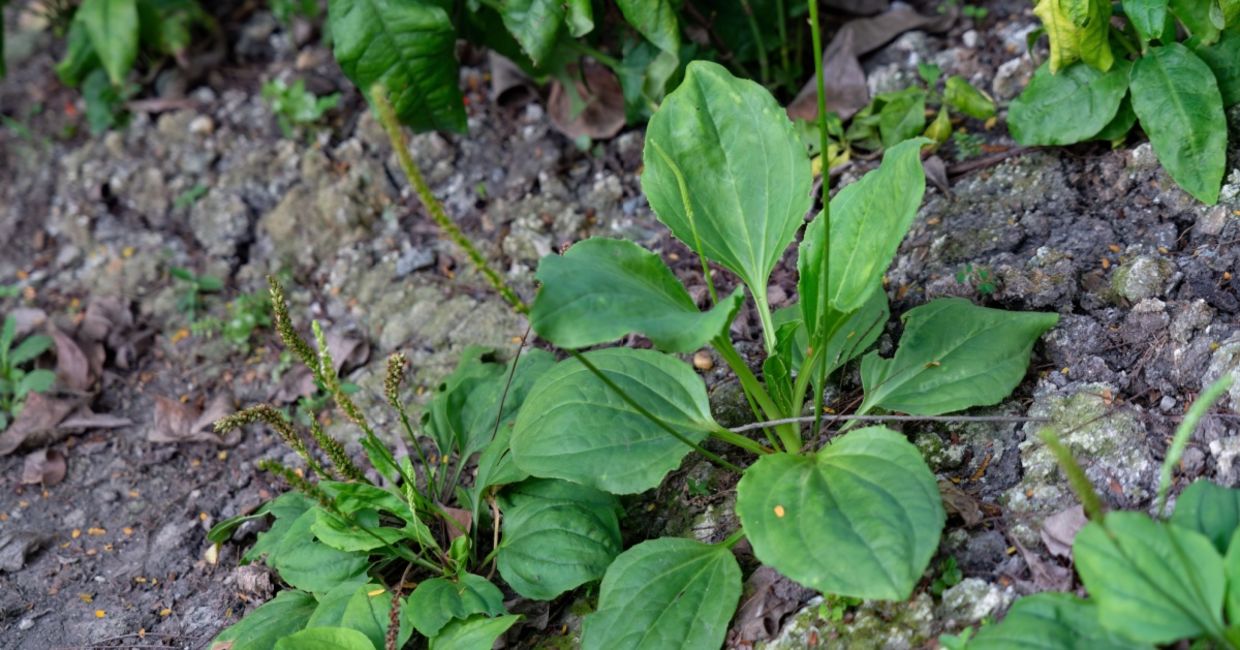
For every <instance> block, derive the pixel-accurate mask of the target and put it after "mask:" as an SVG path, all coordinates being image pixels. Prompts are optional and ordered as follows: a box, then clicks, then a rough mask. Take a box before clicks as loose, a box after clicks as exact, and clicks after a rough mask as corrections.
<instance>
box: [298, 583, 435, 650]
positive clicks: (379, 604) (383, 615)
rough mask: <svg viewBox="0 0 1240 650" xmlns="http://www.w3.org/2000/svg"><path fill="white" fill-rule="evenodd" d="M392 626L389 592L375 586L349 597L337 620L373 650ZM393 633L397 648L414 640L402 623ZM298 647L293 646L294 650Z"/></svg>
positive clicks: (359, 588)
mask: <svg viewBox="0 0 1240 650" xmlns="http://www.w3.org/2000/svg"><path fill="white" fill-rule="evenodd" d="M391 622H392V592H390V591H388V590H387V588H386V587H384V586H383V585H381V584H378V583H374V582H372V583H369V584H365V585H362V586H360V587H358V588H357V589H356V590H355V591H354V592H353V595H352V596H350V597H349V600H348V602H347V603H346V604H345V606H344V612H343V615H342V616H341V617H340V625H341V627H347V628H350V629H353V630H357V631H358V632H361V633H362V634H364V635H366V638H368V639H370V642H371V643H372V644H374V647H376V648H382V647H384V646H385V643H384V640H385V639H386V637H387V631H388V626H389V625H390V624H391ZM398 625H399V627H398V628H397V632H396V647H397V648H403V647H404V646H405V642H406V641H408V640H409V638H410V637H412V636H413V625H411V624H410V622H409V621H407V620H404V619H401V620H400V621H399V623H398ZM296 647H298V646H294V648H296Z"/></svg>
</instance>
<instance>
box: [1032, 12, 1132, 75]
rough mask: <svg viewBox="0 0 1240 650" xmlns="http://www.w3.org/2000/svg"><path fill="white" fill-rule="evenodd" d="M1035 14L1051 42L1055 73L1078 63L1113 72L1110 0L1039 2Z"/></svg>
mask: <svg viewBox="0 0 1240 650" xmlns="http://www.w3.org/2000/svg"><path fill="white" fill-rule="evenodd" d="M1033 13H1034V15H1036V16H1037V17H1038V18H1040V19H1041V20H1042V26H1043V27H1044V28H1045V29H1046V35H1047V37H1048V38H1049V39H1050V41H1051V59H1050V62H1049V63H1050V69H1051V72H1052V73H1055V72H1059V71H1060V70H1062V69H1063V68H1066V67H1068V66H1069V65H1072V64H1073V63H1075V62H1076V61H1084V62H1085V63H1088V64H1089V65H1091V66H1093V67H1094V68H1097V69H1098V70H1101V71H1103V72H1106V71H1107V70H1110V69H1111V65H1112V64H1113V63H1114V62H1115V58H1114V56H1112V54H1111V43H1110V40H1109V38H1110V20H1111V3H1110V0H1037V5H1035V6H1034V8H1033Z"/></svg>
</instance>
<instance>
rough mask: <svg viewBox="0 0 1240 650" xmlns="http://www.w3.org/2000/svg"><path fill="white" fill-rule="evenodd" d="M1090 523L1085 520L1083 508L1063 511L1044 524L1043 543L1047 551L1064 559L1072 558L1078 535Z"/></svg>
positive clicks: (1048, 518) (1049, 518)
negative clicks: (1073, 543) (1074, 543)
mask: <svg viewBox="0 0 1240 650" xmlns="http://www.w3.org/2000/svg"><path fill="white" fill-rule="evenodd" d="M1087 523H1089V520H1088V519H1086V518H1085V509H1084V508H1082V507H1081V506H1079V505H1078V506H1073V507H1071V508H1068V509H1067V510H1061V511H1059V512H1057V513H1055V514H1053V515H1051V516H1049V517H1047V518H1046V520H1045V521H1043V522H1042V530H1041V531H1039V532H1040V533H1041V535H1042V543H1043V544H1046V550H1048V551H1050V552H1051V555H1057V556H1059V557H1063V558H1071V557H1072V542H1073V541H1075V540H1076V534H1077V532H1078V531H1080V530H1081V528H1083V527H1084V526H1085V524H1087Z"/></svg>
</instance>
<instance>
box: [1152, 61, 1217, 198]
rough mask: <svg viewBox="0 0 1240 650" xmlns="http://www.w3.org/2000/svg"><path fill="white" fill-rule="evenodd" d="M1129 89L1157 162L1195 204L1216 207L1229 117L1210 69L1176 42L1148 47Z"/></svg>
mask: <svg viewBox="0 0 1240 650" xmlns="http://www.w3.org/2000/svg"><path fill="white" fill-rule="evenodd" d="M1131 88H1132V108H1133V110H1134V111H1136V113H1137V119H1139V120H1140V121H1141V128H1142V129H1143V130H1145V132H1146V134H1147V135H1149V136H1150V144H1151V145H1153V147H1154V153H1155V154H1156V155H1157V156H1158V161H1159V162H1161V163H1162V164H1163V166H1164V167H1166V168H1167V172H1168V173H1170V174H1171V178H1173V179H1175V182H1176V183H1177V184H1179V186H1180V187H1182V188H1184V190H1185V191H1186V192H1188V193H1189V194H1192V195H1193V196H1194V197H1196V198H1197V200H1199V201H1201V202H1202V203H1207V204H1214V203H1216V202H1217V201H1218V194H1219V188H1220V186H1221V185H1222V183H1223V174H1224V172H1225V171H1226V170H1227V119H1226V117H1224V115H1223V96H1222V95H1221V94H1220V92H1219V87H1218V82H1217V81H1216V80H1215V78H1214V73H1213V72H1211V71H1210V67H1209V66H1207V65H1206V64H1205V62H1203V61H1202V60H1201V59H1200V58H1199V57H1198V56H1197V55H1196V54H1193V52H1192V50H1190V49H1188V48H1187V47H1184V46H1183V45H1181V44H1179V43H1172V44H1170V45H1163V46H1161V47H1152V48H1150V51H1149V52H1148V53H1147V54H1146V55H1145V56H1143V57H1141V58H1140V59H1138V60H1137V62H1136V64H1135V65H1133V68H1132V84H1131Z"/></svg>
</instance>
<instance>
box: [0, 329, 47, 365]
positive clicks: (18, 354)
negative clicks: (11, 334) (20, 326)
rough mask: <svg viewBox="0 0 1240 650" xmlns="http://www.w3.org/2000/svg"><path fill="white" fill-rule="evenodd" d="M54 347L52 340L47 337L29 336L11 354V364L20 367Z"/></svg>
mask: <svg viewBox="0 0 1240 650" xmlns="http://www.w3.org/2000/svg"><path fill="white" fill-rule="evenodd" d="M50 347H52V339H51V338H50V337H47V336H43V335H41V334H40V335H37V336H27V337H26V338H25V339H23V340H22V342H21V343H18V344H17V347H16V348H14V349H13V351H12V352H10V353H9V364H10V365H14V366H20V365H21V364H23V363H26V362H27V361H31V360H33V359H35V358H37V357H38V356H39V355H40V354H43V353H44V352H45V351H47V349H48V348H50Z"/></svg>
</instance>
